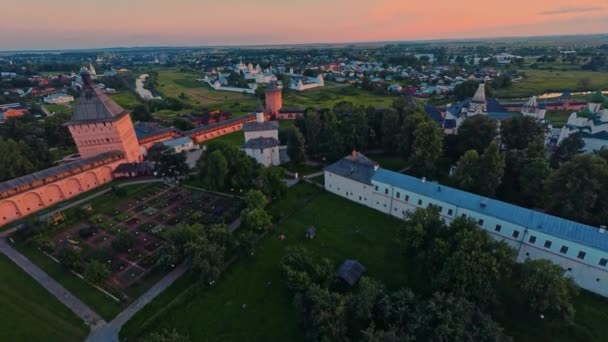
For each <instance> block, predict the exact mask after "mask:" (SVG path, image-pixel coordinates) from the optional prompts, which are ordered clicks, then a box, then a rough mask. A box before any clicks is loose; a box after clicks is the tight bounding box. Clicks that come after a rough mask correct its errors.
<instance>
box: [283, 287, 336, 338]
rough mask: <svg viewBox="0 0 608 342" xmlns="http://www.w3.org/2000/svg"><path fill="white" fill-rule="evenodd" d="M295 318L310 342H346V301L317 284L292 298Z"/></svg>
mask: <svg viewBox="0 0 608 342" xmlns="http://www.w3.org/2000/svg"><path fill="white" fill-rule="evenodd" d="M294 305H295V308H296V314H297V317H298V319H299V321H300V323H301V325H302V327H303V331H304V332H305V335H306V337H307V339H309V340H311V341H346V340H347V323H346V322H347V316H346V299H345V298H344V296H343V295H341V294H339V293H336V292H331V291H329V290H328V289H326V288H322V287H320V286H319V285H317V284H312V285H311V286H310V287H309V288H308V289H307V290H306V291H305V292H298V293H297V294H296V296H295V298H294Z"/></svg>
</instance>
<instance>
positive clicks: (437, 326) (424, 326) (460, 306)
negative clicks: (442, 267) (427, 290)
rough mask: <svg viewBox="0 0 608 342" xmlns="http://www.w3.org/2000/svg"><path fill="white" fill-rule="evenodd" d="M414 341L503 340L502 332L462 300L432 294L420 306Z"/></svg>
mask: <svg viewBox="0 0 608 342" xmlns="http://www.w3.org/2000/svg"><path fill="white" fill-rule="evenodd" d="M416 337H417V339H416V340H418V341H453V342H467V341H480V342H496V341H501V340H505V336H504V333H503V331H502V328H501V327H500V326H499V325H498V324H497V323H496V322H494V321H493V320H492V318H491V317H490V316H488V315H486V314H484V313H483V312H482V311H481V310H480V309H479V308H478V307H476V306H475V305H474V304H473V303H471V302H469V301H467V300H466V299H464V298H461V297H457V296H453V295H450V294H444V293H435V294H434V295H433V297H431V299H429V300H428V301H426V303H424V305H423V321H422V323H421V327H420V330H419V331H418V332H417V334H416Z"/></svg>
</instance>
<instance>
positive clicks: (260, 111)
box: [255, 103, 264, 123]
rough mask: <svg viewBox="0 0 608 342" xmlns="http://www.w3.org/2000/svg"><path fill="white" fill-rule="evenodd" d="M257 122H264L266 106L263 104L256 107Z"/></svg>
mask: <svg viewBox="0 0 608 342" xmlns="http://www.w3.org/2000/svg"><path fill="white" fill-rule="evenodd" d="M255 121H257V122H259V123H262V122H264V106H262V104H261V103H258V105H257V106H256V107H255Z"/></svg>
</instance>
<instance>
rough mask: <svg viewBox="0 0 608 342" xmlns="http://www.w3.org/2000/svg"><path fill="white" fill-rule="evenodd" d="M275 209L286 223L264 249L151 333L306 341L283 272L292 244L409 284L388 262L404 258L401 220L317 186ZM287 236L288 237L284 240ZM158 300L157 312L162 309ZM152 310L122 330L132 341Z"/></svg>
mask: <svg viewBox="0 0 608 342" xmlns="http://www.w3.org/2000/svg"><path fill="white" fill-rule="evenodd" d="M311 198H313V200H312V201H310V202H308V201H309V199H311ZM271 210H272V211H273V212H274V213H276V214H278V215H281V216H282V217H284V218H286V219H285V220H284V221H283V222H282V223H280V224H279V227H280V228H279V229H278V231H273V232H271V233H270V234H269V235H268V236H267V237H266V238H265V239H264V240H263V241H262V242H261V243H260V244H259V246H258V247H257V249H256V253H255V256H254V257H252V258H250V259H247V260H241V261H238V262H237V263H236V264H235V265H233V266H231V267H230V268H229V270H228V271H227V272H226V274H225V275H224V276H223V278H222V279H221V280H220V281H219V282H218V283H217V284H216V285H215V286H214V287H212V288H207V289H204V290H200V291H198V292H196V294H195V295H194V296H192V297H191V298H188V300H187V301H184V302H183V303H182V304H180V305H178V306H176V307H172V308H170V309H169V310H167V311H166V312H164V313H163V314H162V315H160V317H158V319H157V320H155V321H154V322H153V324H151V325H150V326H148V327H147V328H146V331H149V330H148V329H152V330H158V329H163V328H168V329H172V328H175V329H177V330H178V331H179V332H181V333H184V334H187V335H188V336H189V337H190V339H191V340H193V341H201V340H205V341H244V340H246V341H300V340H302V336H301V335H302V334H301V333H300V331H299V330H298V327H297V324H296V321H295V313H294V310H293V306H292V304H291V300H292V299H291V294H290V293H289V291H288V289H287V288H286V286H285V284H284V282H283V277H282V275H281V272H280V270H279V267H278V261H279V260H280V259H281V257H282V256H283V255H284V253H285V248H287V247H288V246H291V245H305V246H307V247H308V248H310V249H311V250H312V251H314V252H315V253H316V254H318V255H321V256H324V257H328V258H330V259H331V260H332V261H333V262H334V264H335V265H336V267H337V266H338V265H339V263H340V262H342V261H343V260H344V259H347V258H357V259H359V260H360V261H361V262H362V263H363V264H365V265H366V266H367V268H368V274H369V275H371V276H373V277H378V278H381V279H384V280H385V281H386V283H387V284H388V285H389V287H391V288H396V287H397V285H398V284H400V283H402V282H403V281H405V279H404V278H403V273H402V272H400V270H401V266H400V264H399V263H387V262H386V261H387V260H397V258H399V253H398V250H397V248H396V246H395V242H394V239H393V238H394V237H395V234H396V228H397V224H396V223H397V221H396V220H395V219H392V218H390V217H388V216H386V215H383V214H381V213H379V212H376V211H373V210H371V209H366V208H363V207H361V206H359V205H357V204H354V203H352V202H349V201H346V200H344V199H342V198H339V197H337V196H334V195H331V194H329V193H326V192H322V191H321V190H319V189H317V188H315V187H313V186H311V185H298V186H296V187H294V188H292V189H291V190H290V191H289V193H288V196H287V198H286V199H284V200H281V201H280V202H278V203H276V204H274V205H273V207H272V208H271ZM294 210H295V213H294ZM290 214H293V215H291V216H289V215H290ZM328 218H331V219H328ZM309 225H314V226H315V227H316V228H317V237H316V238H315V239H314V240H307V239H305V237H304V232H305V229H306V228H307V227H308V226H309ZM280 234H285V235H286V236H287V239H285V240H283V241H282V240H279V239H278V236H279V235H280ZM178 287H183V285H178ZM170 291H171V292H172V293H173V292H174V290H173V289H170ZM166 300H167V298H164V301H165V302H166ZM155 302H156V301H155ZM155 302H153V305H155V307H157V308H158V307H162V306H163V305H160V304H163V303H155ZM243 305H245V307H243ZM152 313H153V311H151V310H147V309H145V310H144V311H142V312H140V313H139V314H137V315H136V316H135V318H134V319H133V320H132V321H131V322H129V323H128V324H127V326H126V327H125V328H124V329H123V330H124V331H123V335H124V336H127V337H129V339H128V340H129V341H131V340H133V339H135V337H136V336H138V333H140V332H138V330H139V329H140V328H141V326H142V324H143V322H145V321H146V319H145V317H146V316H147V317H149V316H150V315H151V314H152Z"/></svg>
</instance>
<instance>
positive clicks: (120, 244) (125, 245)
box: [112, 231, 135, 252]
mask: <svg viewBox="0 0 608 342" xmlns="http://www.w3.org/2000/svg"><path fill="white" fill-rule="evenodd" d="M133 245H135V237H134V236H133V235H131V233H129V232H128V231H122V232H120V233H118V234H116V236H115V237H114V239H112V249H114V250H115V251H117V252H126V251H128V250H129V249H130V248H131V247H133Z"/></svg>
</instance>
